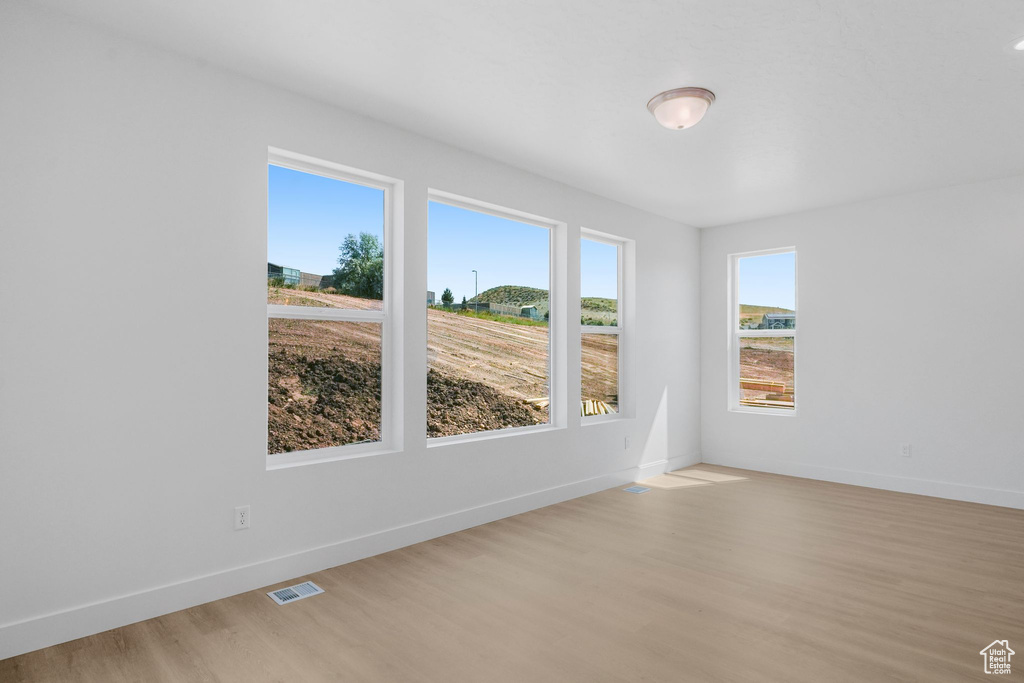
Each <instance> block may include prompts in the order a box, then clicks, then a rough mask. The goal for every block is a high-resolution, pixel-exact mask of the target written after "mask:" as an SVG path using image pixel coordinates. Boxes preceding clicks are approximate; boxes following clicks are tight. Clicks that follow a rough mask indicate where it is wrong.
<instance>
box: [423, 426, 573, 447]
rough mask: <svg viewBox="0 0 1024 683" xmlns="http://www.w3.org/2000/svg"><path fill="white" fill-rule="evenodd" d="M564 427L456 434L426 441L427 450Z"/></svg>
mask: <svg viewBox="0 0 1024 683" xmlns="http://www.w3.org/2000/svg"><path fill="white" fill-rule="evenodd" d="M560 429H565V428H564V427H556V426H554V425H550V424H546V425H535V426H533V427H508V428H506V429H492V430H491V431H488V432H473V433H472V434H456V435H455V436H435V437H431V438H429V439H427V448H438V447H440V446H451V445H454V444H460V443H473V442H475V441H490V440H491V439H504V438H506V437H510V436H522V435H524V434H543V433H545V432H556V431H558V430H560Z"/></svg>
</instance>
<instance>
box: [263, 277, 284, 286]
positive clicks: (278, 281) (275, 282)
mask: <svg viewBox="0 0 1024 683" xmlns="http://www.w3.org/2000/svg"><path fill="white" fill-rule="evenodd" d="M267 283H268V284H269V285H270V286H271V287H284V278H283V277H272V278H270V279H269V280H267Z"/></svg>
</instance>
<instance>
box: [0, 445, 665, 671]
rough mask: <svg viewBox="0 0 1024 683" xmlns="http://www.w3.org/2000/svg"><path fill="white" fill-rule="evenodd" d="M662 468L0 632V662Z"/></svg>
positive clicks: (647, 467)
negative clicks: (0, 660)
mask: <svg viewBox="0 0 1024 683" xmlns="http://www.w3.org/2000/svg"><path fill="white" fill-rule="evenodd" d="M669 462H670V461H668V460H660V461H658V462H654V463H647V464H644V465H642V466H638V467H634V468H630V469H626V470H622V471H620V472H613V473H610V474H605V475H601V476H598V477H593V478H590V479H584V480H581V481H576V482H572V483H569V484H564V485H561V486H555V487H552V488H549V489H544V490H541V491H535V492H533V493H528V494H525V495H521V496H516V497H514V498H507V499H505V500H500V501H497V502H494V503H489V504H486V505H482V506H479V507H475V508H469V509H465V510H459V511H457V512H453V513H451V514H447V515H443V516H440V517H435V518H432V519H425V520H421V521H418V522H413V523H411V524H406V525H403V526H399V527H394V528H392V529H386V530H384V531H381V532H377V533H373V534H369V535H366V536H360V537H357V538H351V539H347V540H344V541H339V542H338V543H332V544H330V545H325V546H321V547H319V548H312V549H310V550H305V551H302V552H299V553H295V554H292V555H285V556H282V557H276V558H272V559H269V560H264V561H260V562H255V563H253V564H249V565H244V566H241V567H234V568H231V569H227V570H224V571H220V572H214V573H211V574H206V575H203V576H199V577H195V578H191V579H186V580H184V581H180V582H176V583H172V584H167V585H163V586H157V587H154V588H151V589H147V590H144V591H140V592H136V593H131V594H128V595H121V596H117V597H114V598H110V599H107V600H101V601H97V602H94V603H91V604H87V605H80V606H78V607H73V608H71V609H67V610H63V611H60V612H54V613H51V614H46V615H41V616H38V617H33V618H31V619H26V620H23V621H19V622H13V623H8V624H2V625H0V659H6V658H8V657H14V656H16V655H19V654H23V653H26V652H32V651H33V650H38V649H40V648H43V647H49V646H51V645H56V644H58V643H63V642H67V641H69V640H74V639H76V638H82V637H84V636H88V635H92V634H94V633H100V632H102V631H106V630H109V629H112V628H117V627H119V626H125V625H127V624H133V623H135V622H138V621H143V620H145V619H152V618H153V617H158V616H160V615H162V614H169V613H171V612H176V611H178V610H182V609H187V608H189V607H195V606H196V605H201V604H203V603H206V602H211V601H213V600H220V599H222V598H226V597H230V596H232V595H237V594H238V593H244V592H247V591H251V590H255V589H257V588H261V587H264V586H270V585H271V584H275V583H280V582H282V581H288V580H292V579H296V578H297V577H301V576H305V575H307V574H312V573H313V572H318V571H322V570H324V569H329V568H330V567H337V566H338V565H342V564H347V563H349V562H354V561H356V560H361V559H363V558H366V557H372V556H373V555H379V554H381V553H386V552H388V551H390V550H395V549H397V548H402V547H405V546H408V545H412V544H414V543H420V542H422V541H427V540H430V539H432V538H437V537H439V536H444V535H446V534H450V533H454V532H456V531H461V530H463V529H468V528H470V527H474V526H478V525H480V524H486V523H488V522H493V521H495V520H498V519H503V518H505V517H510V516H512V515H518V514H521V513H523V512H528V511H530V510H535V509H537V508H541V507H544V506H547V505H553V504H555V503H560V502H563V501H566V500H571V499H573V498H578V497H580V496H585V495H588V494H591V493H596V492H598V491H603V490H605V489H608V488H612V487H614V486H619V485H624V484H629V483H631V482H633V481H636V480H637V479H643V478H645V477H650V476H654V475H656V474H661V473H663V472H665V471H666V469H665V468H666V465H667V464H668V463H669Z"/></svg>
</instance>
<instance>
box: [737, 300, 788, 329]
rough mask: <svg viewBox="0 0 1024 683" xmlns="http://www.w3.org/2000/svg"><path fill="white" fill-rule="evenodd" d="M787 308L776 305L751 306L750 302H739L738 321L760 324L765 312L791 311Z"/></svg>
mask: <svg viewBox="0 0 1024 683" xmlns="http://www.w3.org/2000/svg"><path fill="white" fill-rule="evenodd" d="M792 312H793V311H792V310H790V309H788V308H779V307H778V306H753V305H751V304H740V323H741V324H742V323H744V322H752V323H758V324H760V322H761V319H762V318H763V317H764V314H765V313H792Z"/></svg>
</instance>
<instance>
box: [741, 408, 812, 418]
mask: <svg viewBox="0 0 1024 683" xmlns="http://www.w3.org/2000/svg"><path fill="white" fill-rule="evenodd" d="M796 410H797V409H796V408H755V407H753V406H741V407H739V408H735V407H730V408H729V412H730V413H747V414H749V415H779V416H781V417H796Z"/></svg>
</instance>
